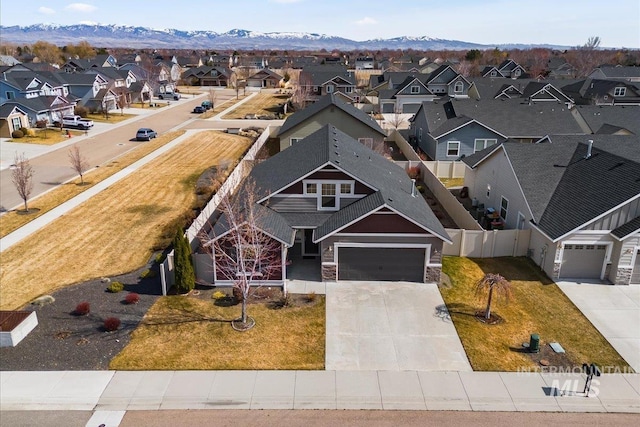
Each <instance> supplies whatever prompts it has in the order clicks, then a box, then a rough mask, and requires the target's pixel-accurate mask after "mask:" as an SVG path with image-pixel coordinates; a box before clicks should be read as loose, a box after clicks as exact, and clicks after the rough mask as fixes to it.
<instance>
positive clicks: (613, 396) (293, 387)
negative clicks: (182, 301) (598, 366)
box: [0, 371, 640, 416]
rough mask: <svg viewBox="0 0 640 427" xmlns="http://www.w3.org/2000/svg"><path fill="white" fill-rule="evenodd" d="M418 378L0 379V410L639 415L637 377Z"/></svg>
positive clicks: (225, 374)
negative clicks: (588, 384)
mask: <svg viewBox="0 0 640 427" xmlns="http://www.w3.org/2000/svg"><path fill="white" fill-rule="evenodd" d="M584 383H585V378H584V375H582V374H578V373H567V374H564V373H516V372H509V373H504V372H419V371H88V372H87V371H71V372H15V371H14V372H0V410H3V411H8V410H94V411H97V412H96V414H97V413H98V412H100V413H101V414H102V415H104V416H106V415H108V414H109V413H123V412H122V411H127V410H164V409H374V410H451V411H536V412H628V413H640V375H638V374H603V375H602V376H601V377H598V378H594V380H593V383H592V389H591V393H590V396H589V397H585V396H583V395H582V390H583V387H584Z"/></svg>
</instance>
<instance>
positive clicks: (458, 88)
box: [453, 82, 464, 93]
mask: <svg viewBox="0 0 640 427" xmlns="http://www.w3.org/2000/svg"><path fill="white" fill-rule="evenodd" d="M463 90H464V83H462V82H456V84H455V85H453V91H454V92H455V93H462V91H463Z"/></svg>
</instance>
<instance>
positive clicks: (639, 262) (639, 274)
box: [631, 250, 640, 285]
mask: <svg viewBox="0 0 640 427" xmlns="http://www.w3.org/2000/svg"><path fill="white" fill-rule="evenodd" d="M631 283H632V284H634V285H640V250H639V251H638V252H637V253H636V262H635V263H634V264H633V272H632V273H631Z"/></svg>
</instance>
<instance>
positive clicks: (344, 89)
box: [298, 65, 356, 102]
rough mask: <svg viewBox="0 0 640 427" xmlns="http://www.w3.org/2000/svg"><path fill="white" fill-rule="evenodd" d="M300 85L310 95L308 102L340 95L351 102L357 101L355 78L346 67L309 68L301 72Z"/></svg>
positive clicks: (322, 66)
mask: <svg viewBox="0 0 640 427" xmlns="http://www.w3.org/2000/svg"><path fill="white" fill-rule="evenodd" d="M298 85H299V86H300V87H301V88H302V91H303V93H307V94H308V95H307V101H317V100H318V99H319V98H320V97H322V96H324V95H329V94H338V95H340V96H342V97H343V98H344V99H345V100H348V101H349V102H353V101H354V100H355V99H354V96H355V91H356V83H355V77H354V76H353V74H352V73H351V72H349V71H348V70H347V68H346V67H344V66H340V65H320V66H311V67H309V66H307V67H305V68H304V69H303V70H302V71H301V72H300V77H299V78H298Z"/></svg>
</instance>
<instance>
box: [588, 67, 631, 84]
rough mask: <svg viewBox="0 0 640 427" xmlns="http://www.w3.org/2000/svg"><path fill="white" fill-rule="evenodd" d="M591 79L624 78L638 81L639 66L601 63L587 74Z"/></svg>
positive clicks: (629, 80)
mask: <svg viewBox="0 0 640 427" xmlns="http://www.w3.org/2000/svg"><path fill="white" fill-rule="evenodd" d="M588 77H590V78H592V79H605V80H607V79H612V80H625V81H628V82H640V67H638V66H622V65H601V66H599V67H597V68H596V69H594V70H593V71H592V72H591V74H589V76H588Z"/></svg>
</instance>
